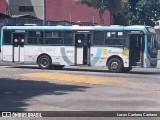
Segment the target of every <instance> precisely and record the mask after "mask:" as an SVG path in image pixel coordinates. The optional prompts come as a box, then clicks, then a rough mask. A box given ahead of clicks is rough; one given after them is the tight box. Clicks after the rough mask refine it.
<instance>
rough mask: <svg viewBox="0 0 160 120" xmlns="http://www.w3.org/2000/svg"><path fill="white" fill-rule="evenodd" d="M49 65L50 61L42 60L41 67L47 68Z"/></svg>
mask: <svg viewBox="0 0 160 120" xmlns="http://www.w3.org/2000/svg"><path fill="white" fill-rule="evenodd" d="M48 64H49V61H48V60H47V59H46V58H42V60H41V65H42V66H43V67H46V66H47V65H48Z"/></svg>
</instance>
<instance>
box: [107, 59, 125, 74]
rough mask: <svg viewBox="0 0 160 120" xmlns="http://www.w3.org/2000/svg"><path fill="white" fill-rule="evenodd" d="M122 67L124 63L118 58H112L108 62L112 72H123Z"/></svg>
mask: <svg viewBox="0 0 160 120" xmlns="http://www.w3.org/2000/svg"><path fill="white" fill-rule="evenodd" d="M122 68H123V63H122V61H121V60H120V59H118V58H112V59H111V60H110V61H109V62H108V69H109V71H110V72H113V73H119V72H122Z"/></svg>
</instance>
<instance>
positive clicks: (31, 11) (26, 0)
mask: <svg viewBox="0 0 160 120" xmlns="http://www.w3.org/2000/svg"><path fill="white" fill-rule="evenodd" d="M6 1H7V14H8V15H10V16H13V17H14V16H17V15H24V14H27V15H32V16H34V17H37V18H40V19H44V0H6Z"/></svg>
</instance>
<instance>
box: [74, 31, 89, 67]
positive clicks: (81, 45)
mask: <svg viewBox="0 0 160 120" xmlns="http://www.w3.org/2000/svg"><path fill="white" fill-rule="evenodd" d="M90 41H91V34H75V64H76V65H90Z"/></svg>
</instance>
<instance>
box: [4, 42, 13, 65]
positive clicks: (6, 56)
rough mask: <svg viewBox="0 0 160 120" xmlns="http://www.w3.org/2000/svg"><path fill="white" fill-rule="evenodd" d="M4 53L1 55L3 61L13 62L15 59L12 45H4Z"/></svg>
mask: <svg viewBox="0 0 160 120" xmlns="http://www.w3.org/2000/svg"><path fill="white" fill-rule="evenodd" d="M1 48H2V51H5V52H2V53H1V59H2V61H7V62H9V61H10V62H12V59H13V55H12V53H13V47H12V46H11V45H3V46H2V47H1Z"/></svg>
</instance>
